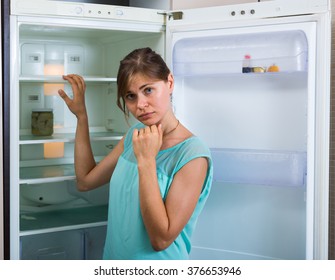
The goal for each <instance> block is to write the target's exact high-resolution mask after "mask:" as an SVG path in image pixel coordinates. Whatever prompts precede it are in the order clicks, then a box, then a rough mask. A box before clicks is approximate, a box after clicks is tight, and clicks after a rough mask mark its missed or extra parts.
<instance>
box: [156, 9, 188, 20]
mask: <svg viewBox="0 0 335 280" xmlns="http://www.w3.org/2000/svg"><path fill="white" fill-rule="evenodd" d="M158 14H160V15H164V16H166V17H167V18H168V20H180V19H183V12H182V11H173V12H158Z"/></svg>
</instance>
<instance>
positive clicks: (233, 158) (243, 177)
mask: <svg viewBox="0 0 335 280" xmlns="http://www.w3.org/2000/svg"><path fill="white" fill-rule="evenodd" d="M211 152H212V158H213V165H214V180H215V181H220V182H230V183H242V184H255V185H271V186H290V187H298V186H304V185H305V176H306V168H307V167H306V165H307V163H306V153H304V152H283V151H263V150H239V149H212V150H211Z"/></svg>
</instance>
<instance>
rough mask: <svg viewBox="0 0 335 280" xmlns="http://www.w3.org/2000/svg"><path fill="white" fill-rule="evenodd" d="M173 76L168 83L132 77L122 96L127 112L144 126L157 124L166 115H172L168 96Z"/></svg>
mask: <svg viewBox="0 0 335 280" xmlns="http://www.w3.org/2000/svg"><path fill="white" fill-rule="evenodd" d="M172 91H173V76H172V75H171V74H170V75H169V77H168V81H162V80H154V79H151V78H148V77H146V76H143V75H140V74H138V75H136V76H134V77H133V79H132V81H131V83H130V87H129V90H128V92H127V93H126V95H125V96H124V100H125V104H126V106H127V109H128V110H129V112H130V113H131V114H132V115H133V116H134V117H135V118H136V119H137V120H139V121H140V122H142V123H143V124H145V125H153V124H159V123H161V122H162V121H163V119H164V117H165V116H166V115H167V113H172V108H171V102H170V95H171V94H172Z"/></svg>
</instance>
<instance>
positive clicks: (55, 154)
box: [44, 142, 64, 158]
mask: <svg viewBox="0 0 335 280" xmlns="http://www.w3.org/2000/svg"><path fill="white" fill-rule="evenodd" d="M62 157H64V143H63V142H55V143H44V158H62Z"/></svg>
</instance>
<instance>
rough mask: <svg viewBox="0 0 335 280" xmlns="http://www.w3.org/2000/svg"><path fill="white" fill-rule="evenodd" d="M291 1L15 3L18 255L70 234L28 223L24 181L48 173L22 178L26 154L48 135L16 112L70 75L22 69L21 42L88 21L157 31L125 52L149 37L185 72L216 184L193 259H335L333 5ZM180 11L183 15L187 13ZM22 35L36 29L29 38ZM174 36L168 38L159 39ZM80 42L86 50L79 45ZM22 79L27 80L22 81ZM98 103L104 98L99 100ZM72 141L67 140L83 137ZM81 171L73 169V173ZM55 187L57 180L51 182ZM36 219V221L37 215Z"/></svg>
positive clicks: (187, 116)
mask: <svg viewBox="0 0 335 280" xmlns="http://www.w3.org/2000/svg"><path fill="white" fill-rule="evenodd" d="M291 2H292V1H267V2H264V3H251V4H245V5H244V4H243V5H234V6H226V7H215V8H203V9H194V10H185V11H182V13H180V12H179V13H175V12H169V11H168V12H162V11H155V10H147V9H135V8H126V7H116V6H104V5H94V4H79V3H65V2H58V1H55V2H48V3H46V1H29V3H28V2H27V1H23V0H21V1H20V0H17V1H12V7H11V8H12V10H11V11H12V17H11V36H12V37H11V46H12V49H13V52H12V55H11V59H12V63H11V65H13V67H12V69H11V92H12V95H11V96H12V100H11V102H12V108H11V128H10V129H11V131H10V133H11V139H12V140H11V141H12V146H11V147H12V149H11V160H12V161H11V209H10V211H11V258H13V259H17V258H20V254H22V252H21V253H20V238H22V237H25V236H28V235H29V234H37V233H38V234H42V233H45V232H57V231H61V230H62V228H56V229H48V230H45V229H43V230H38V231H30V232H25V231H20V219H19V217H20V205H19V204H20V202H19V201H20V189H19V187H18V186H20V184H21V185H22V187H23V185H24V186H26V184H28V185H29V184H32V185H34V184H35V185H34V186H35V190H36V189H37V188H36V184H41V182H44V181H43V180H45V179H43V180H42V181H41V180H40V181H38V180H37V179H36V180H35V181H34V180H33V181H32V180H31V179H27V180H23V179H22V178H21V179H20V178H18V176H17V174H19V173H20V169H19V162H20V158H21V155H20V154H19V148H18V147H19V146H20V144H21V145H22V144H23V145H24V146H25V147H26V146H29V145H31V144H35V143H37V142H36V140H34V141H35V142H34V141H33V140H25V138H20V137H21V135H20V133H22V131H24V129H22V126H23V128H27V127H28V122H27V120H24V119H22V117H21V120H19V119H18V118H17V116H18V112H20V110H22V107H23V105H22V104H23V103H22V101H21V98H23V97H20V95H19V91H20V87H22V88H23V89H25V90H27V89H29V88H30V83H31V80H33V82H34V83H38V82H46V83H61V79H60V78H59V77H58V78H57V77H52V78H47V80H46V78H41V80H39V78H38V79H37V78H36V77H30V76H29V75H28V76H27V74H25V75H22V74H21V75H19V73H20V71H21V67H22V65H21V64H22V59H23V57H24V56H22V53H21V52H22V50H23V48H21V46H22V45H24V43H27V44H26V45H27V46H28V47H27V48H28V50H30V45H29V44H28V43H30V42H29V40H27V34H28V35H29V34H30V33H29V32H31V33H32V34H38V32H41V34H40V35H41V36H40V37H41V38H43V36H47V35H48V33H50V32H52V31H55V30H64V32H60V33H59V34H61V35H64V37H66V36H68V35H67V34H71V32H72V34H77V33H76V32H75V31H76V30H77V31H79V30H83V34H84V32H85V30H86V29H87V30H91V31H92V30H93V31H94V30H96V31H97V32H96V33H97V34H98V33H101V34H102V35H103V34H106V35H107V34H108V32H109V31H113V30H116V31H118V32H122V31H127V32H134V34H136V32H143V36H147V35H148V34H149V35H150V34H156V35H154V36H153V37H154V39H152V36H148V37H144V38H147V39H143V40H142V41H139V42H140V43H138V44H137V45H136V44H134V45H132V44H130V45H129V44H128V45H127V47H126V48H125V49H122V51H120V52H119V51H117V54H118V55H119V57H122V56H121V53H122V52H126V50H127V49H129V50H131V48H136V47H140V46H144V45H145V44H149V45H151V44H152V45H153V46H154V48H156V49H157V50H159V51H164V49H165V56H166V59H167V61H168V63H169V65H170V66H171V69H172V70H173V72H174V75H175V80H176V87H175V92H174V100H173V102H174V106H175V110H176V114H177V116H178V118H180V120H181V121H182V122H183V123H185V125H186V126H187V127H189V128H190V129H191V130H192V131H193V132H194V133H195V134H197V135H198V136H200V137H201V138H202V139H203V140H205V141H206V142H207V143H208V145H209V146H210V148H211V149H212V152H213V161H214V173H215V174H214V177H215V178H214V179H215V180H214V183H213V186H212V193H211V195H210V198H209V200H208V203H207V204H206V207H205V210H204V213H203V214H202V215H201V216H200V218H199V222H198V226H197V229H196V231H195V233H194V238H193V239H194V244H193V245H194V247H193V249H192V252H191V258H195V259H327V257H328V167H329V104H330V101H329V100H330V96H329V83H330V81H329V79H330V75H329V74H330V72H329V66H330V65H329V63H330V38H329V36H330V35H329V34H330V16H329V10H330V5H329V3H328V1H321V0H319V1H312V0H310V1H307V2H306V1H295V2H294V3H291ZM162 14H166V17H164V16H162ZM181 15H182V19H177V18H180V17H181ZM165 18H166V19H165ZM34 26H36V28H34ZM38 26H42V28H40V29H38ZM165 26H166V31H164V30H165ZM44 28H45V29H44ZM27 30H28V31H29V32H27ZM20 32H22V34H24V35H25V37H23V38H21V37H20V36H21V35H20ZM25 32H26V33H25ZM91 33H92V32H91ZM93 33H94V32H93ZM164 33H165V35H166V39H164V36H163V37H161V36H160V34H163V35H164ZM139 34H141V33H139ZM79 35H80V32H79ZM117 35H118V36H120V35H121V33H118V34H117ZM48 36H50V35H48ZM114 37H115V36H114ZM135 37H136V36H135ZM120 38H121V39H120V41H122V36H121V37H120ZM123 39H124V38H123ZM49 40H50V38H49ZM62 40H63V39H62ZM106 41H108V40H106ZM165 42H166V47H165V48H164V45H165ZM20 44H21V45H20ZM116 45H118V44H116ZM120 46H122V47H123V45H122V44H121V43H120ZM35 47H37V45H33V48H32V49H34V48H35ZM72 48H76V49H77V50H78V49H80V48H78V45H76V47H74V46H72ZM285 52H286V53H285ZM83 53H85V52H83ZM247 53H248V54H249V53H250V54H251V55H252V59H253V60H252V63H253V64H254V65H253V66H255V67H256V66H257V67H258V66H261V67H263V66H266V67H268V66H269V65H270V64H272V63H276V64H278V66H279V67H280V72H278V73H248V74H246V73H243V74H242V73H241V69H242V60H243V56H244V55H245V54H247ZM83 56H84V55H83ZM20 60H21V61H20ZM114 62H115V63H117V61H114ZM257 63H258V64H257ZM104 67H106V65H104ZM112 68H113V69H112V70H111V71H110V70H107V72H108V75H107V77H104V78H97V77H95V78H94V77H92V74H91V73H89V74H88V76H87V81H88V82H91V83H92V84H94V85H95V83H97V82H99V83H100V82H102V83H114V82H115V78H113V75H111V73H112V72H113V73H115V71H116V67H115V65H113V66H112ZM114 68H115V69H114ZM27 72H29V70H27ZM100 74H101V73H100ZM93 75H94V74H93ZM114 75H115V74H114ZM102 76H104V75H102ZM19 80H20V81H21V83H22V84H24V85H21V86H20V85H19ZM92 87H94V86H92ZM108 91H109V90H108ZM21 94H25V92H23V93H21ZM88 98H92V97H89V96H88ZM32 99H33V98H32ZM28 100H29V98H28ZM90 101H92V103H94V102H93V101H94V99H90ZM88 104H89V103H88ZM24 106H27V105H24ZM29 106H30V105H29ZM29 106H28V109H31V108H30V107H29ZM92 106H93V105H92ZM20 108H21V109H20ZM92 108H93V109H94V107H92ZM95 108H96V107H95ZM93 109H92V110H93ZM23 111H24V110H23ZM23 113H24V114H26V113H27V112H25V111H24V112H21V115H24V114H23ZM64 114H65V113H64ZM66 121H67V120H66V118H64V116H63V118H61V119H60V122H63V125H64V126H65V127H66V126H67V125H68V127H67V128H68V129H70V130H71V129H72V128H73V124H74V122H73V121H72V123H69V124H67V123H66ZM98 121H99V120H97V121H96V122H98ZM93 126H94V125H93ZM20 128H21V131H20ZM94 128H95V127H94ZM95 129H98V128H95ZM60 132H63V133H64V132H68V131H61V130H60ZM70 132H71V131H70ZM97 132H100V130H97ZM28 134H29V133H28ZM108 137H109V138H108ZM108 137H107V138H108V139H110V140H113V139H114V140H117V139H119V138H113V137H111V136H108ZM65 138H66V137H65ZM62 139H63V138H62ZM62 139H61V140H59V139H58V140H57V141H60V142H65V144H66V143H67V142H70V143H71V142H73V139H72V140H71V139H70V140H69V139H66V140H64V139H63V140H62ZM100 140H101V141H102V140H105V138H103V139H100ZM114 140H113V141H114ZM45 141H46V140H41V141H40V142H38V143H44V142H45ZM48 141H49V140H48ZM53 141H55V140H53ZM23 148H24V147H22V149H23ZM67 160H69V159H67ZM47 162H48V161H47ZM65 163H68V162H65ZM26 164H29V163H26ZM21 165H22V163H21ZM73 179H74V177H73V176H72V175H71V176H70V177H65V179H64V180H73ZM57 180H61V177H58V178H57ZM51 183H55V182H53V181H50V180H49V181H48V184H51ZM27 189H28V188H22V190H24V191H26V190H27ZM69 199H71V197H70V198H69ZM26 218H28V219H33V217H30V216H29V215H27V216H26ZM97 225H103V223H102V224H101V223H98V224H97ZM285 227H287V228H285ZM75 228H76V226H67V227H66V229H67V230H70V229H75ZM63 229H64V228H63Z"/></svg>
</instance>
